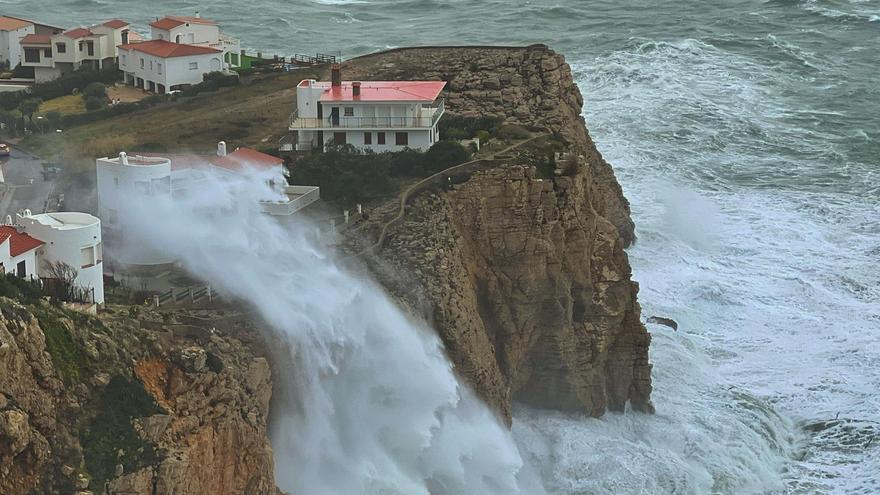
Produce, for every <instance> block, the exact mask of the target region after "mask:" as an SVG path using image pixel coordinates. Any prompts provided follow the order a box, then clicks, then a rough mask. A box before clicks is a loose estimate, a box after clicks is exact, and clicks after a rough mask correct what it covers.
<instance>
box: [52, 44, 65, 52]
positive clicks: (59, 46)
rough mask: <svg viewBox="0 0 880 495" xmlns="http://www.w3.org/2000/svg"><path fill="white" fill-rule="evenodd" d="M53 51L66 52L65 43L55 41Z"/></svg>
mask: <svg viewBox="0 0 880 495" xmlns="http://www.w3.org/2000/svg"><path fill="white" fill-rule="evenodd" d="M55 51H56V52H58V53H67V43H55Z"/></svg>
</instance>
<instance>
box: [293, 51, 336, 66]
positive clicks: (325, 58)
mask: <svg viewBox="0 0 880 495" xmlns="http://www.w3.org/2000/svg"><path fill="white" fill-rule="evenodd" d="M338 61H339V60H338V59H337V57H336V55H327V54H324V53H316V54H315V55H314V56H312V55H302V54H299V53H297V54H294V56H292V57H290V62H291V63H294V64H300V65H317V64H335V63H336V62H338Z"/></svg>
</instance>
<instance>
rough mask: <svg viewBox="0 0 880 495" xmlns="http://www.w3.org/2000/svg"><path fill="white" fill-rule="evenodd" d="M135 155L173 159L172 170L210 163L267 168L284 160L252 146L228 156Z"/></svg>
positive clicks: (229, 166)
mask: <svg viewBox="0 0 880 495" xmlns="http://www.w3.org/2000/svg"><path fill="white" fill-rule="evenodd" d="M132 154H133V155H140V156H148V157H161V158H168V159H169V160H171V170H186V169H194V168H203V167H206V166H208V165H213V166H215V167H220V168H223V169H226V170H232V171H239V170H242V169H244V168H245V167H254V168H258V169H267V168H272V167H277V166H280V165H281V164H283V163H284V160H282V159H281V158H278V157H276V156H272V155H268V154H266V153H262V152H260V151H257V150H255V149H251V148H238V149H236V150H235V151H233V152H232V153H229V154H227V155H226V156H217V155H194V154H185V153H132Z"/></svg>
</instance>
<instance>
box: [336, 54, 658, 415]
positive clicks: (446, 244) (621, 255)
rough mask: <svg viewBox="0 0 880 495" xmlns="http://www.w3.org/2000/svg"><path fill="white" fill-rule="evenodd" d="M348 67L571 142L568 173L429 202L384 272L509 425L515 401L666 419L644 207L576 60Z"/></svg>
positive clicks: (514, 58) (503, 179)
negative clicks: (618, 169)
mask: <svg viewBox="0 0 880 495" xmlns="http://www.w3.org/2000/svg"><path fill="white" fill-rule="evenodd" d="M345 71H346V78H356V77H361V75H363V76H366V75H367V74H370V75H371V76H373V77H387V78H395V77H403V78H405V77H407V76H409V77H412V75H414V74H416V75H418V76H419V77H427V78H439V79H444V80H447V81H449V85H448V94H447V110H448V111H449V112H453V113H457V114H459V115H493V116H498V117H501V118H503V119H504V121H505V122H506V123H507V124H516V125H521V126H525V127H527V128H529V129H531V130H532V131H533V132H534V133H536V134H543V133H546V134H550V135H557V136H561V137H562V139H563V140H564V141H565V142H567V143H568V149H567V152H568V154H569V156H570V158H568V159H567V160H565V163H562V162H560V163H559V164H557V165H558V168H557V171H556V174H554V175H553V176H552V177H549V178H545V179H540V178H537V176H536V172H535V169H534V168H532V167H529V166H526V165H518V164H516V163H515V162H516V160H512V159H511V160H509V163H504V162H503V160H501V163H498V164H497V166H495V167H492V168H490V169H488V170H483V171H479V172H476V173H474V174H473V175H471V176H470V177H469V179H468V180H466V181H464V182H461V183H459V184H456V185H454V186H451V187H450V188H446V189H445V190H439V189H437V190H434V191H432V192H428V193H422V194H420V195H418V196H417V197H416V198H414V200H413V201H412V202H411V204H410V206H409V207H408V209H407V214H406V217H405V221H404V222H402V223H400V224H397V225H396V226H395V227H393V228H392V229H391V231H390V232H389V235H388V238H387V242H386V244H385V246H384V248H383V249H382V251H381V254H380V255H381V258H382V260H383V261H384V263H385V265H386V266H387V265H388V264H390V265H391V266H392V267H394V269H393V270H385V269H381V268H379V269H377V272H378V273H379V275H380V278H381V279H382V280H383V281H384V282H385V284H386V285H387V286H388V287H389V288H390V290H391V291H392V292H394V293H395V294H396V295H397V296H398V297H399V298H401V299H402V300H404V301H405V302H406V303H407V304H408V305H409V306H410V307H413V308H419V309H420V310H421V311H422V312H423V313H424V314H425V315H426V316H428V317H429V319H431V320H432V322H433V324H434V326H435V328H436V329H437V331H438V332H439V333H440V335H441V337H442V338H443V340H444V342H445V344H446V348H447V351H448V353H449V355H450V357H451V359H452V361H453V362H454V364H455V366H456V369H457V371H458V372H459V373H460V374H461V375H462V376H463V377H465V378H466V379H467V380H468V381H469V382H470V383H471V384H472V385H473V386H474V388H475V389H476V390H477V392H478V393H479V394H481V395H482V396H483V397H484V398H485V399H486V400H487V401H488V402H489V403H490V404H492V405H493V406H494V407H495V408H496V409H497V410H498V411H499V412H500V413H501V414H502V416H504V417H506V418H508V419H509V418H510V407H511V401H520V402H524V403H528V404H532V405H534V406H537V407H543V408H556V409H562V410H569V411H582V412H586V413H588V414H591V415H593V416H599V415H601V414H603V413H604V412H605V411H606V409H612V410H622V409H623V408H624V407H625V405H626V403H627V402H628V401H629V402H630V403H631V405H632V407H633V408H634V409H635V410H639V411H645V412H651V411H653V406H652V405H651V401H650V393H651V376H650V375H651V365H650V364H649V362H648V346H649V343H650V335H649V334H648V333H647V331H646V329H645V327H644V326H643V325H642V323H641V322H640V308H639V304H638V302H637V299H636V294H637V292H638V285H637V284H636V283H635V282H633V281H632V280H631V269H630V266H629V262H628V260H627V256H626V253H625V252H624V248H625V247H627V246H628V245H629V244H630V243H632V242H633V241H634V239H635V236H634V233H633V223H632V221H631V219H630V215H629V205H628V203H627V202H626V199H625V198H624V197H623V195H622V191H621V188H620V186H619V184H618V183H617V181H616V179H615V177H614V173H613V171H612V169H611V167H610V166H609V165H608V164H607V163H606V162H605V161H604V160H603V159H602V157H601V155H600V154H599V152H598V151H597V150H596V147H595V145H594V144H593V142H592V140H591V139H590V137H589V135H588V133H587V130H586V126H585V124H584V121H583V118H582V117H581V115H580V113H581V105H582V103H583V99H582V97H581V94H580V92H579V90H578V88H577V86H576V85H575V84H574V82H573V80H572V76H571V71H570V69H569V67H568V65H567V64H566V63H565V62H564V60H563V57H562V56H561V55H558V54H556V53H554V52H553V51H551V50H549V49H547V48H546V47H544V46H533V47H529V48H510V49H505V48H498V49H486V48H473V49H468V48H457V49H444V48H426V49H406V50H398V51H392V52H388V53H383V54H379V55H373V56H369V57H365V58H364V59H358V60H355V61H352V62H350V64H349V65H348V66H346V67H345ZM496 158H498V157H496ZM563 168H564V169H565V170H563ZM378 266H382V264H381V263H380V264H378ZM401 274H403V275H401Z"/></svg>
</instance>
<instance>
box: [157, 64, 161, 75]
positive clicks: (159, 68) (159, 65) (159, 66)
mask: <svg viewBox="0 0 880 495" xmlns="http://www.w3.org/2000/svg"><path fill="white" fill-rule="evenodd" d="M156 65H157V66H158V70H159V74H162V64H161V63H159V64H156Z"/></svg>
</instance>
